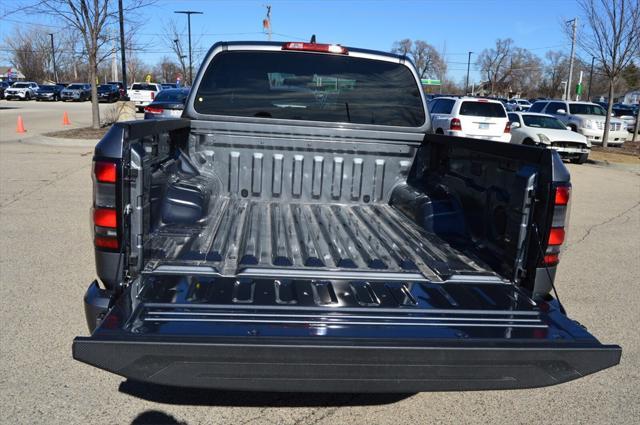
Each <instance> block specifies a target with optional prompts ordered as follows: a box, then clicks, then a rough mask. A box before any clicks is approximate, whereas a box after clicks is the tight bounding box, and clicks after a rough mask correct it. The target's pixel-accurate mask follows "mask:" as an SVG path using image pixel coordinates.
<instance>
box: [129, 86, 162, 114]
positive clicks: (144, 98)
mask: <svg viewBox="0 0 640 425" xmlns="http://www.w3.org/2000/svg"><path fill="white" fill-rule="evenodd" d="M160 90H162V86H161V85H160V84H156V83H133V84H132V85H131V88H130V89H129V100H130V101H131V102H133V103H134V104H135V105H136V109H137V110H138V112H142V110H143V109H144V107H145V106H147V105H148V104H150V103H151V102H153V100H154V99H155V98H156V95H157V94H158V92H159V91H160Z"/></svg>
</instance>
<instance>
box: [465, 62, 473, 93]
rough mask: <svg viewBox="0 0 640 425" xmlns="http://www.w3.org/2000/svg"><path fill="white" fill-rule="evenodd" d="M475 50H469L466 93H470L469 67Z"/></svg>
mask: <svg viewBox="0 0 640 425" xmlns="http://www.w3.org/2000/svg"><path fill="white" fill-rule="evenodd" d="M472 53H473V52H469V57H468V59H467V82H466V83H465V84H464V94H467V93H469V67H470V65H471V54H472Z"/></svg>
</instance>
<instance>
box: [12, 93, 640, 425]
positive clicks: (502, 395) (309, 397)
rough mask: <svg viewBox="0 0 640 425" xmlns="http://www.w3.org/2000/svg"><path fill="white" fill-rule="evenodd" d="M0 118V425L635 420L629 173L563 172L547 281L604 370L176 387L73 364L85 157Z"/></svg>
mask: <svg viewBox="0 0 640 425" xmlns="http://www.w3.org/2000/svg"><path fill="white" fill-rule="evenodd" d="M69 105H70V104H69ZM87 105H88V104H87ZM51 106H52V105H48V106H47V108H49V107H51ZM38 107H39V106H38ZM85 108H86V109H88V106H85ZM8 113H12V114H13V113H14V112H12V111H11V110H0V123H1V124H0V323H1V327H0V329H1V331H0V423H3V424H4V423H6V424H18V423H25V424H39V423H47V424H58V423H59V424H87V423H92V424H128V423H186V424H217V423H241V424H342V423H345V424H346V423H348V424H361V423H362V424H394V425H397V424H405V423H406V424H417V423H420V424H428V423H453V424H461V423H478V424H487V423H509V424H511V423H554V424H575V423H598V424H623V423H629V424H631V423H637V421H638V417H640V401H639V400H640V376H639V375H640V332H638V328H637V326H636V324H637V323H639V322H640V285H639V284H640V237H639V235H640V170H638V169H633V168H628V169H619V168H614V167H601V166H595V165H588V164H587V165H568V167H569V169H570V171H571V173H572V178H573V185H574V190H573V203H572V211H571V221H570V227H569V234H568V238H569V239H568V247H567V250H566V252H565V253H564V256H563V257H562V261H561V264H560V267H559V273H558V276H557V279H556V283H557V285H558V291H559V293H560V297H561V299H562V302H563V303H564V304H565V306H566V308H567V310H568V312H569V314H570V316H571V317H572V318H574V319H576V320H578V321H580V322H581V323H582V324H584V325H585V326H587V327H588V328H589V330H590V331H591V332H592V333H593V334H595V335H596V336H597V337H599V338H600V339H601V341H602V342H604V343H617V344H620V345H621V346H622V347H623V356H622V362H621V364H620V365H619V366H617V367H615V368H613V369H609V370H605V371H602V372H600V373H597V374H595V375H591V376H587V377H585V378H582V379H579V380H577V381H573V382H569V383H566V384H562V385H558V386H554V387H548V388H539V389H532V390H517V391H490V392H464V393H463V392H450V393H420V394H412V395H366V394H355V395H336V394H280V393H246V392H219V391H206V390H184V389H174V388H166V387H156V386H151V385H143V384H138V383H133V382H127V381H124V380H123V379H122V378H120V377H119V376H116V375H112V374H109V373H107V372H103V371H100V370H98V369H95V368H93V367H90V366H87V365H84V364H81V363H78V362H75V361H74V360H72V358H71V342H72V340H73V337H74V336H76V335H86V334H87V329H86V324H85V320H84V313H83V308H82V296H83V294H84V291H85V289H86V288H87V285H88V284H89V283H90V282H91V281H92V279H93V278H94V276H95V274H94V273H95V272H94V265H93V252H92V246H91V237H90V229H89V207H90V204H91V177H90V170H91V153H92V149H91V147H90V146H88V145H86V144H79V145H78V146H66V145H65V146H60V145H57V144H55V143H52V142H51V141H50V140H48V141H43V140H42V139H41V138H39V137H37V135H32V136H31V137H29V138H25V139H21V141H16V138H15V137H13V136H14V134H13V133H11V134H7V133H6V125H5V121H7V115H9V114H8ZM45 114H49V115H51V116H56V117H57V115H55V114H52V113H51V112H46V113H45ZM25 115H27V113H25ZM33 116H36V115H35V113H34V115H33ZM89 117H90V115H89ZM56 119H57V118H56ZM61 119H62V116H61V115H60V122H61ZM82 119H83V118H80V115H79V114H78V118H76V119H75V121H76V122H78V123H80V122H81V120H82ZM36 120H37V118H36ZM73 121H74V118H73V117H72V122H73ZM14 124H15V123H14ZM27 125H31V126H32V128H35V127H36V126H37V125H41V124H36V123H35V122H34V123H33V124H28V121H27ZM87 125H88V122H87ZM43 126H44V125H43ZM27 129H29V127H27ZM11 130H15V128H11ZM34 132H35V130H34Z"/></svg>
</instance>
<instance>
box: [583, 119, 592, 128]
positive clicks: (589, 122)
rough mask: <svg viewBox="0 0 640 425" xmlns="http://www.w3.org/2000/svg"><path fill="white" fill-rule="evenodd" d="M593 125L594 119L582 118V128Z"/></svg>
mask: <svg viewBox="0 0 640 425" xmlns="http://www.w3.org/2000/svg"><path fill="white" fill-rule="evenodd" d="M594 127H595V121H591V120H584V121H583V122H582V128H594Z"/></svg>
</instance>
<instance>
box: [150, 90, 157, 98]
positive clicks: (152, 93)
mask: <svg viewBox="0 0 640 425" xmlns="http://www.w3.org/2000/svg"><path fill="white" fill-rule="evenodd" d="M155 98H156V92H154V91H152V92H151V100H153V99H155Z"/></svg>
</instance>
